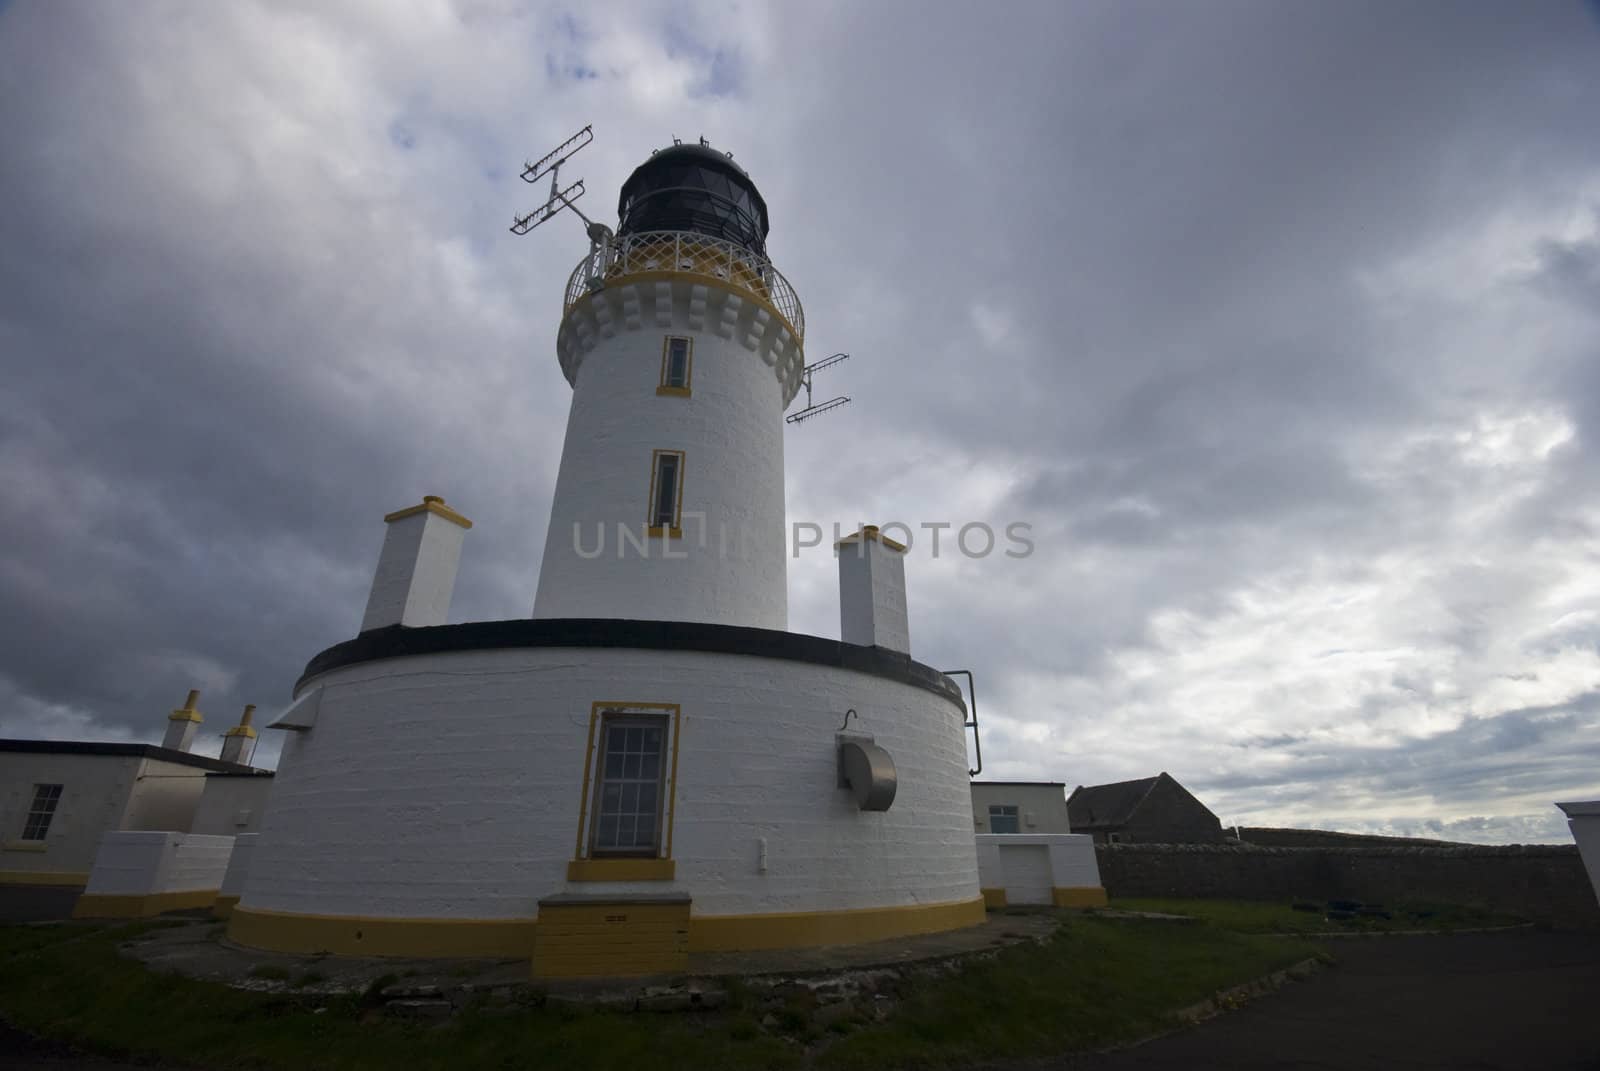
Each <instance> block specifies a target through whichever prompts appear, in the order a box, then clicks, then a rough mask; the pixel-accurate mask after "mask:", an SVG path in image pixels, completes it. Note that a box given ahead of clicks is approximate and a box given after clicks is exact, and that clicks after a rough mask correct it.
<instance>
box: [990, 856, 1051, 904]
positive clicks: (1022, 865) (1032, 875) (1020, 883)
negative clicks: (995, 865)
mask: <svg viewBox="0 0 1600 1071" xmlns="http://www.w3.org/2000/svg"><path fill="white" fill-rule="evenodd" d="M1000 873H1001V874H1002V875H1003V876H1004V877H1005V881H1006V903H1008V904H1049V903H1054V897H1053V896H1052V895H1051V893H1052V892H1053V885H1052V882H1051V880H1050V849H1048V848H1046V847H1045V846H1044V845H1043V844H1002V845H1000Z"/></svg>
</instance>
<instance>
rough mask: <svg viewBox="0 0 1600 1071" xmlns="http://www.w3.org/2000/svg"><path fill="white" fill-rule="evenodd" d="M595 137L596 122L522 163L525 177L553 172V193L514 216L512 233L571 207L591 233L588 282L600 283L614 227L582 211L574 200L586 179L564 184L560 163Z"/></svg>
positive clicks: (527, 179) (528, 179)
mask: <svg viewBox="0 0 1600 1071" xmlns="http://www.w3.org/2000/svg"><path fill="white" fill-rule="evenodd" d="M593 140H594V126H593V124H591V125H589V126H586V127H584V128H583V129H582V130H580V131H578V132H577V133H576V134H574V135H572V137H570V138H568V139H567V140H566V141H563V142H562V143H561V144H560V145H557V146H556V147H555V148H553V149H551V150H550V151H549V152H547V153H545V154H544V155H543V156H541V157H540V158H539V159H537V160H533V161H530V162H527V163H524V164H523V166H522V181H523V182H527V183H530V184H531V183H535V182H538V181H539V180H540V179H542V178H544V177H545V176H546V175H549V176H550V196H549V198H548V199H547V200H546V201H545V203H544V204H542V205H540V206H539V207H538V208H535V209H534V210H533V211H532V212H529V213H528V214H527V215H525V216H513V217H512V218H511V233H512V234H518V235H521V234H527V233H528V232H529V231H531V230H533V229H534V228H535V227H537V226H539V225H540V224H541V223H547V222H549V221H550V220H552V219H554V218H555V217H556V216H557V215H559V214H560V213H561V210H562V209H563V208H570V209H572V212H573V214H574V215H576V216H577V217H578V218H579V219H581V220H583V222H584V228H585V230H586V231H587V233H588V235H589V264H590V272H589V285H590V287H595V286H596V284H597V283H600V282H601V281H602V280H601V276H603V274H604V268H605V262H606V259H607V257H606V254H607V253H608V252H609V250H610V248H611V241H612V238H613V237H614V236H613V235H612V233H611V228H610V227H607V226H606V225H605V224H604V223H596V222H595V221H594V220H592V219H590V218H589V217H588V216H586V215H584V214H583V209H581V208H579V207H578V206H577V205H575V204H573V202H574V201H576V200H577V199H578V198H580V197H582V196H583V192H584V190H583V180H582V179H579V180H578V181H576V182H574V183H573V184H572V185H570V186H568V187H567V188H566V189H562V188H561V165H562V164H564V163H566V162H567V161H568V160H570V159H572V158H573V157H574V156H575V155H577V153H578V150H580V149H582V148H584V147H585V146H586V145H588V144H589V143H590V142H591V141H593Z"/></svg>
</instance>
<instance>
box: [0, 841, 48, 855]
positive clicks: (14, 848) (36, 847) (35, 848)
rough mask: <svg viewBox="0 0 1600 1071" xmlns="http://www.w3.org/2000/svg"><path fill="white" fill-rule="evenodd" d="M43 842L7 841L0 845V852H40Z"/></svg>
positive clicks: (43, 845) (43, 848)
mask: <svg viewBox="0 0 1600 1071" xmlns="http://www.w3.org/2000/svg"><path fill="white" fill-rule="evenodd" d="M44 850H45V842H44V841H42V840H20V839H19V840H8V841H6V842H5V843H4V844H3V845H0V851H7V852H42V851H44Z"/></svg>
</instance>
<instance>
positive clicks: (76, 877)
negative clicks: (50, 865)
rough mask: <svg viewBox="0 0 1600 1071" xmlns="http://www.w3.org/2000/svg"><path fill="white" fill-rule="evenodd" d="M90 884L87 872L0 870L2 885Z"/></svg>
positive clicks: (0, 883) (81, 885)
mask: <svg viewBox="0 0 1600 1071" xmlns="http://www.w3.org/2000/svg"><path fill="white" fill-rule="evenodd" d="M87 884H89V875H88V873H87V872H85V873H82V874H78V873H74V872H72V871H68V870H0V885H76V886H78V887H79V888H80V889H81V888H82V887H83V886H85V885H87Z"/></svg>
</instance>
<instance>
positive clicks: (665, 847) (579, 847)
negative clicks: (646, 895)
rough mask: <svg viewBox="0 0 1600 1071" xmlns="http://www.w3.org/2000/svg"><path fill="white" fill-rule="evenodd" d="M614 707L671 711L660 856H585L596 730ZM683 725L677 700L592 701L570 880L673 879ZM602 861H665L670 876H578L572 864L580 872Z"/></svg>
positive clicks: (621, 711) (624, 711) (622, 711)
mask: <svg viewBox="0 0 1600 1071" xmlns="http://www.w3.org/2000/svg"><path fill="white" fill-rule="evenodd" d="M612 711H615V712H616V713H619V714H627V713H630V712H637V711H653V712H657V713H662V714H670V715H671V724H672V763H671V765H670V766H668V767H667V784H666V791H665V792H663V793H662V796H661V799H662V802H663V803H664V804H666V808H667V810H666V814H664V815H663V816H662V829H661V840H662V851H661V857H660V858H659V859H588V858H586V857H585V856H584V853H583V848H584V842H585V840H586V838H585V836H584V835H585V834H586V833H588V831H589V795H590V790H591V785H593V783H594V778H595V734H596V732H597V731H598V729H599V726H600V717H601V715H602V714H606V713H608V712H612ZM682 729H683V709H682V708H681V707H680V706H679V705H678V704H677V703H637V702H610V703H607V702H595V703H590V704H589V742H588V744H587V745H585V747H584V749H583V788H582V790H581V792H580V794H579V796H578V835H577V839H576V841H575V843H574V844H573V846H572V862H571V863H570V864H568V866H567V879H568V880H569V881H671V880H672V871H671V866H672V826H673V823H674V822H675V821H676V820H677V817H678V740H679V738H680V736H681V733H682ZM580 863H583V864H590V865H593V864H601V865H602V869H604V868H605V866H609V865H612V864H618V863H627V864H632V865H634V866H638V865H640V864H651V863H654V864H658V865H659V864H662V863H665V864H667V866H668V868H669V869H668V872H667V876H666V877H664V878H661V877H640V878H575V877H573V876H572V875H573V873H574V870H573V867H578V870H577V871H576V872H577V873H583V872H585V870H586V868H585V867H581V866H578V864H580Z"/></svg>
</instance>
